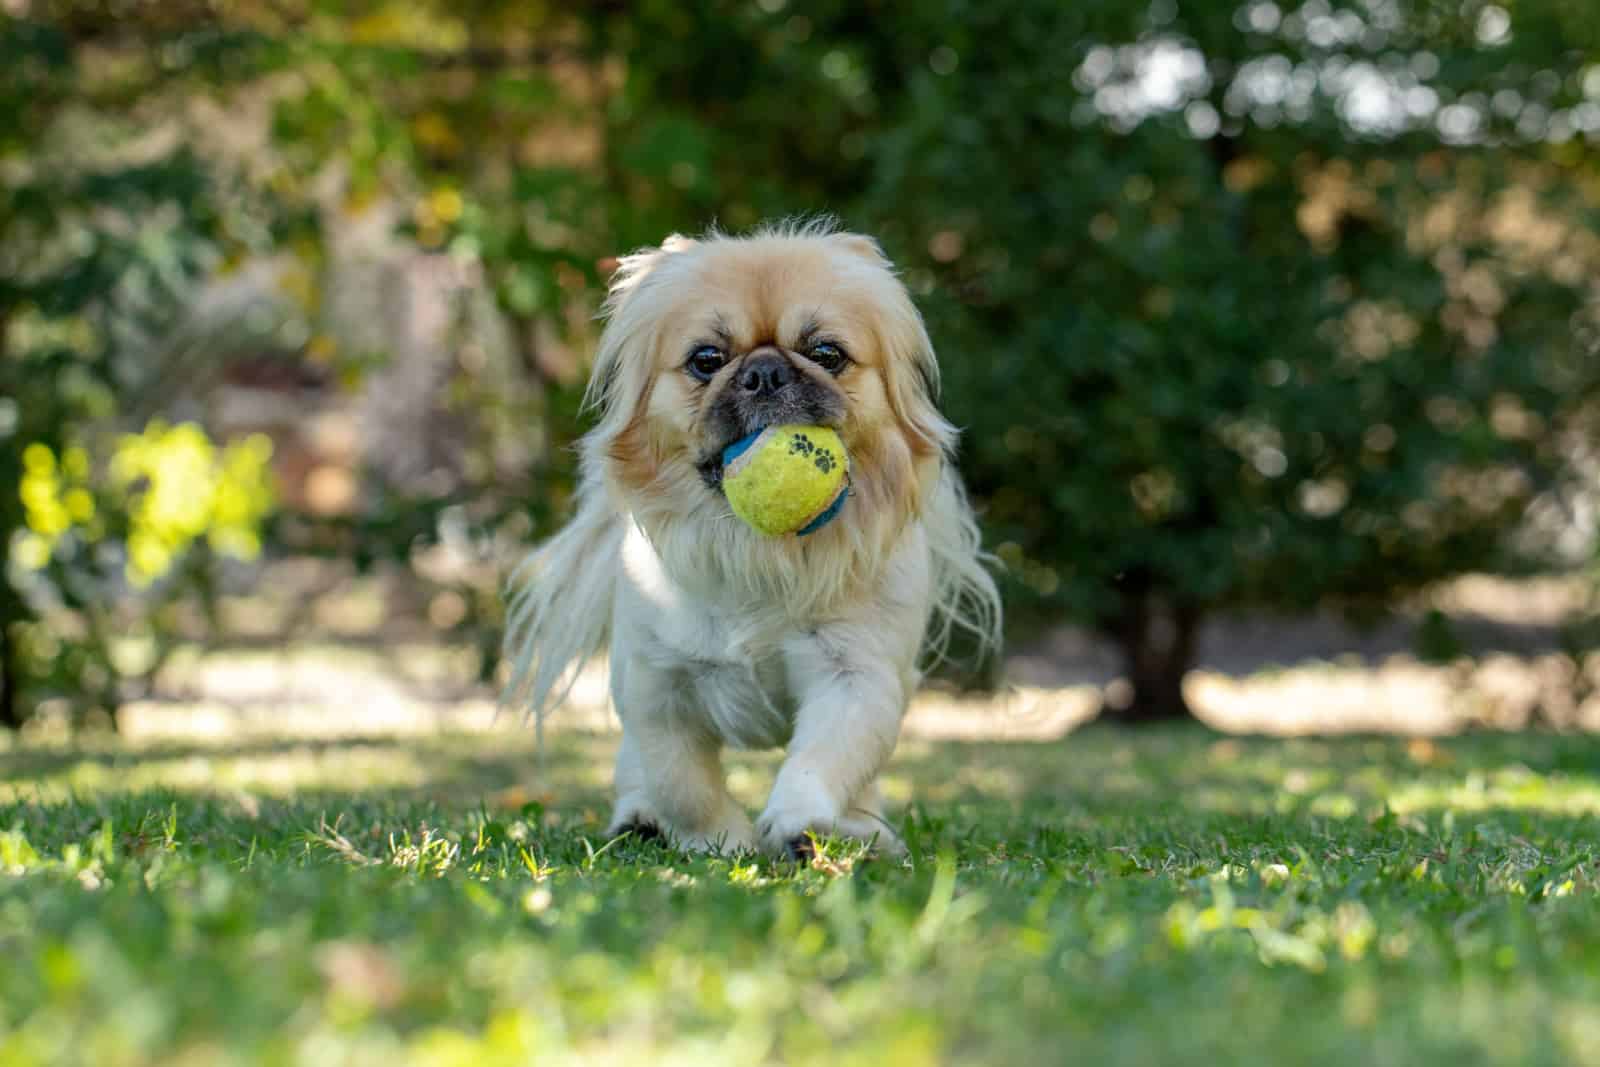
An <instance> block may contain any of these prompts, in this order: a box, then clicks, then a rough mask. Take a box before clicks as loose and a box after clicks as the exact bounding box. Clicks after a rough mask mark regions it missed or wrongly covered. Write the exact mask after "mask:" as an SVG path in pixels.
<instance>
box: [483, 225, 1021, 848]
mask: <svg viewBox="0 0 1600 1067" xmlns="http://www.w3.org/2000/svg"><path fill="white" fill-rule="evenodd" d="M605 311H606V317H607V324H606V326H605V329H604V332H603V333H602V335H601V339H600V344H599V350H598V352H597V354H596V358H595V365H594V370H593V377H592V380H591V382H590V386H589V401H590V403H591V404H592V405H593V406H594V408H595V409H596V410H597V411H598V415H599V418H598V423H597V424H596V425H595V427H594V428H593V429H592V430H591V431H590V432H589V433H588V434H587V435H585V437H584V438H583V441H582V444H581V446H580V447H581V463H582V476H581V477H582V480H581V485H580V487H579V491H578V501H577V513H576V515H575V516H574V518H573V519H572V521H571V522H570V523H569V524H568V525H567V526H566V527H565V528H563V529H562V530H561V531H560V532H559V533H558V534H557V535H556V536H555V537H554V538H553V539H552V540H550V541H549V542H547V543H546V544H544V545H543V546H542V547H541V548H539V549H538V550H536V551H535V552H534V553H532V554H531V555H530V556H529V557H528V559H527V560H526V561H525V562H524V563H523V564H522V565H521V566H520V567H519V568H518V570H517V572H516V573H515V574H514V576H513V578H512V590H511V597H512V600H511V610H510V618H509V623H508V629H507V637H506V642H507V653H508V660H509V661H510V663H511V667H512V672H511V692H512V693H513V695H514V698H515V699H516V700H517V701H518V702H519V703H522V704H523V706H525V707H530V708H531V710H532V711H533V712H534V714H536V715H541V716H542V715H543V714H544V712H545V711H546V710H547V709H548V708H549V707H551V706H553V705H554V704H558V703H560V701H561V699H562V698H563V697H564V696H565V688H566V687H569V686H570V685H571V680H572V678H573V677H574V676H575V675H576V668H577V667H578V666H579V665H581V663H582V662H584V661H585V660H588V659H589V658H591V657H593V656H595V655H597V654H598V653H600V652H601V650H602V649H603V648H605V647H607V646H609V649H610V656H609V661H610V671H611V696H612V700H613V702H614V704H615V707H616V711H617V713H618V716H619V717H620V719H621V721H622V743H621V749H620V751H619V753H618V755H617V763H616V794H617V795H616V808H615V811H614V814H613V815H612V819H611V827H610V829H611V832H612V833H614V834H616V833H621V832H623V831H627V830H631V831H633V832H635V833H637V834H640V835H642V836H647V835H664V836H665V837H667V838H669V839H670V840H671V841H672V842H673V843H675V844H677V845H678V846H680V847H684V848H689V849H697V850H726V851H735V850H745V849H753V848H758V847H759V848H765V849H766V850H768V851H771V852H775V853H780V854H781V853H785V852H787V853H788V854H790V855H793V856H799V855H803V854H805V853H806V852H807V851H808V850H809V847H810V836H809V835H810V834H812V833H815V834H817V835H830V834H832V835H839V836H843V837H850V838H858V839H861V840H864V841H868V842H872V843H875V845H876V847H877V848H879V849H881V850H883V851H886V852H897V851H899V850H901V849H902V848H903V846H902V845H901V843H900V839H899V838H898V836H897V835H896V834H895V832H894V830H893V828H892V827H891V826H890V824H889V822H888V821H887V820H886V819H885V817H884V812H883V802H882V799H881V797H880V795H879V790H878V785H877V779H878V775H879V773H880V772H881V771H882V770H883V768H884V765H885V764H886V763H887V761H888V759H889V757H890V754H891V753H892V752H893V751H894V748H895V743H896V741H897V739H898V736H899V732H900V721H901V718H902V716H903V715H904V713H905V710H906V706H907V704H908V702H909V700H910V698H911V696H912V694H913V693H914V692H915V690H916V688H917V685H918V683H919V681H920V679H921V671H922V670H923V669H925V667H926V664H927V661H928V659H929V657H934V658H936V657H938V656H939V655H941V654H942V652H943V650H944V647H945V644H946V641H947V639H948V638H949V636H950V635H951V632H952V631H953V630H954V629H956V628H961V629H966V630H969V631H971V632H972V633H974V634H975V635H976V636H977V638H978V639H979V641H980V642H982V643H983V644H985V645H987V646H990V647H991V648H992V646H993V645H994V644H995V643H996V642H997V640H998V633H999V625H1000V599H999V595H998V593H997V592H996V589H995V584H994V581H993V580H992V579H991V577H990V576H989V574H988V572H987V570H986V563H987V557H986V556H985V555H984V554H983V553H982V552H981V550H980V548H979V539H978V528H977V524H976V523H975V522H974V520H973V517H972V513H971V511H970V509H969V508H968V506H967V502H966V497H965V494H964V492H963V490H962V487H961V483H960V481H959V478H958V476H957V473H956V470H955V467H954V465H953V463H952V449H953V447H954V444H955V439H956V432H955V429H954V428H953V427H952V426H951V425H950V423H949V422H947V421H946V420H945V419H944V417H943V416H942V415H940V413H939V410H938V408H937V407H936V406H935V400H936V393H937V389H938V383H939V368H938V363H937V362H936V360H935V358H934V353H933V346H932V345H931V344H930V342H929V340H928V335H927V332H926V330H925V329H924V327H923V323H922V318H921V316H920V315H919V314H918V313H917V310H916V308H915V306H914V305H913V304H912V302H911V298H910V296H909V294H908V293H907V292H906V289H905V287H904V286H903V285H902V284H901V283H900V281H899V280H898V279H897V278H896V276H895V273H894V271H893V268H892V266H891V265H890V263H889V261H888V260H887V259H886V258H885V256H884V254H883V252H882V251H881V250H880V249H879V247H878V245H877V243H876V242H874V241H873V240H872V239H870V238H867V237H863V236H859V235H857V234H853V233H843V232H838V231H836V230H834V229H833V228H832V227H831V226H828V225H822V224H817V223H809V224H789V225H782V226H778V227H772V228H768V229H765V230H762V231H758V232H756V233H755V234H753V235H750V236H744V237H730V236H725V235H722V234H717V233H713V234H711V235H708V236H706V237H703V238H700V239H688V238H684V237H677V236H674V237H671V238H669V239H668V240H667V241H666V242H665V243H663V244H662V246H661V247H660V248H653V249H648V250H646V251H641V252H639V253H637V254H634V255H630V256H627V257H626V258H624V259H623V260H622V261H621V265H620V267H619V268H618V269H617V272H616V274H615V276H614V278H613V280H612V284H611V293H610V298H609V299H608V301H607V303H606V309H605ZM780 423H808V424H821V425H827V426H831V427H833V428H835V429H836V430H837V431H838V433H839V435H840V437H841V438H842V439H843V441H844V443H845V446H846V447H847V449H848V450H849V455H850V476H851V491H850V495H849V496H848V497H847V498H846V502H845V504H844V507H843V510H842V511H841V512H840V513H839V516H838V518H837V519H835V520H834V521H833V522H831V523H829V524H828V525H825V526H823V527H822V528H821V529H819V530H817V531H816V532H815V533H812V534H809V535H808V536H805V537H797V536H793V535H790V536H786V537H767V536H763V535H762V534H759V533H757V532H756V531H755V530H753V529H751V528H750V527H748V526H746V525H745V524H744V523H743V522H741V521H740V520H739V519H738V518H736V517H735V516H734V515H733V513H732V511H731V510H730V509H729V507H728V503H727V501H726V500H725V499H724V497H723V495H722V492H721V476H722V460H721V457H722V454H723V450H724V448H725V447H726V446H727V445H728V444H730V443H731V442H734V441H737V440H738V439H740V438H742V437H745V436H746V435H748V434H750V433H753V432H755V431H757V430H759V429H761V428H762V427H764V426H767V425H775V424H780ZM724 746H733V747H735V748H768V747H774V746H787V757H786V759H785V760H784V762H783V765H782V767H781V769H780V770H779V772H778V776H777V780H776V782H775V783H774V785H773V789H772V793H771V796H770V798H769V800H768V801H767V805H766V809H765V810H764V811H763V812H762V814H761V816H760V817H759V818H758V819H756V821H755V822H754V823H753V824H752V823H751V821H750V818H749V816H748V815H747V814H746V813H745V811H744V810H743V809H742V808H741V807H740V805H739V804H738V803H737V802H736V801H735V800H734V799H733V797H731V796H730V795H729V794H728V791H727V788H726V786H725V784H724V781H723V772H722V763H721V752H722V749H723V747H724Z"/></svg>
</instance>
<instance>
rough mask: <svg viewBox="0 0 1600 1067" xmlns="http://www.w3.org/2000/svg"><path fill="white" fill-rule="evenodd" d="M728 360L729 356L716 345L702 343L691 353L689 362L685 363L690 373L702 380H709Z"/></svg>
mask: <svg viewBox="0 0 1600 1067" xmlns="http://www.w3.org/2000/svg"><path fill="white" fill-rule="evenodd" d="M726 362H728V356H727V354H726V353H725V352H723V351H722V349H720V348H718V347H717V346H716V345H701V346H700V347H699V348H696V349H695V350H694V351H693V352H690V353H689V362H687V363H685V364H684V367H685V368H687V370H688V371H689V373H690V374H691V375H692V376H694V377H696V378H698V379H700V380H701V381H702V382H709V381H710V380H711V378H712V376H713V375H715V374H716V373H717V371H719V370H721V369H722V365H723V364H724V363H726Z"/></svg>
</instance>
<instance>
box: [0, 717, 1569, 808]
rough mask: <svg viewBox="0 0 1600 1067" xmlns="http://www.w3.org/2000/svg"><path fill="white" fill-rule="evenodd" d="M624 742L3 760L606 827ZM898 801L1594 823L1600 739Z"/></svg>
mask: <svg viewBox="0 0 1600 1067" xmlns="http://www.w3.org/2000/svg"><path fill="white" fill-rule="evenodd" d="M616 740H617V739H616V735H615V734H610V733H580V732H577V731H564V732H560V733H557V734H555V735H553V737H552V738H551V739H550V741H549V743H548V744H547V746H546V749H545V751H544V752H543V753H542V754H541V753H538V752H536V751H535V747H534V742H533V739H532V737H531V735H525V734H522V733H519V732H505V733H500V732H496V733H484V734H445V735H430V736H420V737H394V736H359V737H349V738H339V739H326V738H319V739H304V740H297V739H287V738H284V739H268V740H261V739H251V740H247V741H244V742H241V743H238V744H217V745H211V744H158V745H150V746H144V747H136V746H125V745H121V744H119V743H118V742H116V741H115V740H111V739H108V740H104V741H96V742H93V743H86V744H82V745H75V746H70V747H66V746H44V745H39V746H29V745H23V746H21V747H17V748H13V749H11V750H9V751H5V752H0V802H4V801H7V800H15V801H22V802H29V803H35V802H40V801H47V800H49V799H51V798H53V797H59V796H76V797H91V796H96V795H118V794H129V793H135V792H147V791H172V792H175V793H179V794H183V795H191V796H198V795H213V796H217V797H224V798H226V797H238V796H240V795H250V796H255V797H259V798H262V799H263V800H266V799H273V800H277V801H290V800H292V801H293V803H294V804H295V805H296V806H297V807H299V808H300V809H301V810H305V809H307V808H318V807H326V808H328V809H330V810H334V809H338V808H339V807H341V806H343V805H347V804H349V803H351V802H355V801H361V802H368V801H370V802H375V803H384V804H406V805H442V806H444V807H446V808H455V809H460V808H473V807H477V806H480V805H483V806H486V807H491V808H494V809H496V810H515V809H517V808H519V807H521V806H523V805H526V804H529V803H537V804H539V805H541V806H543V807H544V808H545V809H548V810H550V811H552V812H563V813H567V814H573V813H578V812H582V813H583V815H584V817H585V818H594V817H599V816H596V815H595V813H596V812H600V813H601V814H602V815H603V812H604V810H605V808H606V806H607V804H608V800H609V789H610V775H611V760H612V757H613V754H614V752H615V745H616ZM727 765H728V770H729V784H730V788H731V789H732V790H733V792H734V794H735V796H736V797H738V798H739V800H740V801H741V802H743V803H745V804H747V805H750V806H759V804H760V803H761V802H762V801H763V800H764V799H765V794H766V791H767V790H768V789H769V788H770V785H771V780H772V775H773V772H774V769H775V767H776V765H777V756H776V755H775V754H770V753H762V754H740V753H734V754H730V756H729V758H728V760H727ZM885 786H886V791H887V792H888V794H889V796H890V798H891V802H892V804H893V805H894V806H896V807H898V808H900V809H905V808H906V807H907V806H908V805H915V806H917V807H919V808H920V809H922V810H932V809H942V810H947V811H961V810H969V811H971V812H973V813H974V814H976V813H978V812H987V813H991V814H1004V815H1006V816H1007V817H1010V816H1020V817H1025V818H1032V819H1040V820H1060V819H1069V820H1072V821H1074V822H1077V821H1080V820H1082V819H1096V818H1121V817H1130V816H1131V817H1162V818H1165V817H1170V816H1173V815H1177V814H1181V813H1183V812H1195V813H1207V812H1210V813H1217V814H1236V815H1247V814H1256V815H1269V814H1277V815H1289V814H1294V815H1305V816H1326V817H1333V818H1347V817H1351V816H1365V817H1375V816H1376V815H1378V814H1380V813H1382V812H1384V811H1393V812H1400V813H1405V812H1424V811H1429V810H1440V809H1448V810H1462V811H1476V810H1485V809H1488V808H1508V809H1519V810H1542V811H1548V812H1551V813H1564V814H1571V815H1586V814H1588V815H1593V814H1600V736H1595V735H1563V734H1554V733H1547V732H1524V733H1516V734H1489V733H1483V734H1470V735H1462V736H1458V737H1452V738H1445V739H1434V740H1421V739H1405V738H1396V737H1392V736H1368V737H1362V736H1343V737H1338V738H1331V739H1311V738H1294V739H1274V738H1264V737H1233V736H1227V735H1220V734H1216V733H1213V732H1211V731H1209V730H1207V729H1205V728H1204V727H1202V726H1199V725H1198V724H1187V725H1180V726H1174V727H1164V728H1158V729H1153V730H1146V731H1139V732H1130V731H1127V730H1122V729H1117V728H1114V727H1109V726H1097V725H1091V726H1089V727H1085V728H1083V729H1081V730H1078V731H1076V732H1075V733H1072V734H1070V735H1068V736H1067V737H1065V738H1063V739H1061V740H1058V741H1051V742H1027V741H1006V742H968V741H925V740H916V739H909V740H907V741H906V742H905V743H903V744H902V746H901V749H900V751H899V753H898V754H897V755H896V757H895V759H894V762H893V763H892V764H891V766H890V768H889V771H888V772H887V774H886V775H885Z"/></svg>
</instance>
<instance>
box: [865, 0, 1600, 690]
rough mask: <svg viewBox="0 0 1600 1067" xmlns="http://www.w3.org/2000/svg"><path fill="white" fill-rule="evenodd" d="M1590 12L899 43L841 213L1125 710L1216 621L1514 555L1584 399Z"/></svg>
mask: <svg viewBox="0 0 1600 1067" xmlns="http://www.w3.org/2000/svg"><path fill="white" fill-rule="evenodd" d="M1592 14H1593V12H1592V10H1590V8H1589V6H1588V5H1586V4H1581V3H1569V2H1564V0H1548V2H1542V3H1541V2H1527V3H1518V4H1514V5H1512V4H1507V5H1505V6H1497V5H1494V4H1488V3H1482V2H1478V0H1449V2H1432V3H1424V2H1418V3H1392V2H1383V0H1362V2H1357V3H1331V2H1326V0H1307V2H1305V3H1302V4H1285V5H1279V4H1276V3H1272V2H1267V0H1258V2H1252V3H1242V4H1241V3H1234V2H1185V3H1182V4H1177V3H1172V2H1170V0H1155V2H1153V3H1150V4H1148V5H1146V4H1125V3H1119V2H1110V0H1108V2H1101V3H1079V4H1071V5H1063V4H1053V3H1046V2H1041V3H1012V4H1004V5H988V4H966V3H959V2H950V3H946V4H942V5H922V6H920V7H919V8H918V18H917V19H916V20H915V25H913V24H912V22H909V21H908V22H906V23H902V24H901V25H899V26H898V27H897V30H898V33H897V35H896V42H897V46H898V48H899V49H900V55H899V60H898V62H897V64H896V65H895V67H894V68H893V70H892V73H891V75H890V76H892V77H897V78H901V79H903V81H904V85H905V89H904V92H903V93H901V94H899V99H900V100H901V101H902V102H903V107H902V109H900V110H899V111H897V113H896V114H895V115H894V116H893V118H892V119H891V121H890V122H889V123H888V124H887V127H886V129H885V132H884V134H883V136H882V137H881V138H879V139H877V140H875V142H874V145H873V158H874V164H875V183H874V189H873V192H872V194H871V195H870V196H869V197H868V201H867V202H868V205H869V206H868V210H869V212H870V213H871V215H872V217H875V218H877V219H879V220H881V225H882V229H883V231H884V233H885V234H886V235H887V237H888V238H889V240H890V242H891V243H892V244H893V245H894V246H895V247H896V248H897V249H898V250H899V251H901V252H902V253H903V255H904V257H905V260H906V261H907V262H908V266H909V267H910V271H911V273H910V276H911V277H912V279H913V281H914V282H915V283H916V284H917V285H918V286H919V287H920V288H921V289H922V290H923V291H924V292H926V293H927V294H928V297H929V310H930V315H931V319H932V331H933V335H934V336H935V337H936V338H937V339H938V340H939V343H940V345H941V352H942V354H943V356H944V363H945V366H946V374H947V377H946V389H947V398H948V407H949V409H950V412H951V414H952V415H953V416H954V418H955V419H956V421H957V422H958V423H959V424H961V425H963V426H964V427H965V428H966V436H965V438H964V449H965V452H964V466H965V469H966V472H967V474H968V477H969V480H970V483H971V485H972V487H973V489H974V491H975V493H976V495H977V497H978V499H979V500H980V501H981V503H982V504H983V505H984V508H985V511H986V522H987V526H988V530H989V533H990V535H991V537H993V539H994V541H995V542H997V543H998V545H999V552H1000V555H1001V557H1002V558H1003V559H1004V560H1005V562H1006V563H1007V564H1008V565H1009V569H1010V571H1011V573H1012V574H1013V575H1014V576H1015V577H1016V578H1017V579H1018V580H1019V581H1018V582H1017V583H1016V584H1017V585H1018V586H1020V587H1021V588H1020V589H1019V592H1020V593H1021V596H1019V598H1017V599H1018V600H1021V601H1031V602H1032V604H1033V606H1035V607H1036V608H1038V609H1042V610H1046V611H1050V612H1059V611H1065V612H1067V613H1069V614H1070V615H1073V616H1075V617H1078V618H1082V619H1087V620H1090V621H1092V622H1093V623H1095V624H1096V625H1098V626H1099V627H1100V628H1102V629H1103V630H1104V631H1105V632H1107V633H1108V634H1109V635H1111V636H1112V637H1114V638H1115V639H1116V641H1117V642H1118V643H1119V645H1120V646H1121V648H1122V649H1123V652H1124V655H1125V659H1126V664H1127V674H1128V676H1129V678H1130V679H1131V681H1132V683H1133V687H1134V689H1133V700H1132V703H1131V706H1129V707H1127V708H1126V709H1125V710H1123V711H1122V718H1123V719H1124V720H1145V719H1157V718H1165V717H1169V716H1173V715H1181V714H1184V713H1185V712H1186V710H1187V708H1186V704H1185V702H1184V698H1183V690H1182V681H1183V677H1184V673H1185V671H1186V670H1187V669H1188V667H1189V666H1190V664H1191V662H1192V657H1193V654H1194V645H1195V637H1196V632H1197V627H1198V626H1199V624H1200V622H1201V621H1202V619H1203V618H1204V617H1205V616H1206V615H1207V614H1208V613H1210V612H1213V611H1217V610H1219V609H1228V608H1236V607H1249V608H1258V609H1260V608H1264V609H1268V610H1299V609H1306V608H1311V607H1313V606H1316V605H1318V604H1323V603H1327V602H1330V601H1332V602H1336V603H1343V604H1344V605H1346V606H1347V607H1351V608H1358V609H1361V608H1380V607H1382V606H1383V605H1386V604H1388V603H1390V602H1392V601H1393V600H1394V599H1395V598H1396V597H1398V596H1400V595H1402V594H1404V593H1405V592H1406V591H1408V590H1412V589H1416V588H1418V587H1420V586H1422V585H1424V584H1426V583H1430V582H1434V581H1437V580H1440V579H1443V578H1448V577H1451V576H1453V575H1457V574H1460V573H1463V572H1466V571H1473V570H1480V569H1487V570H1497V569H1502V568H1506V567H1515V566H1517V565H1518V563H1517V560H1516V559H1515V558H1514V557H1513V556H1512V555H1511V554H1510V553H1508V549H1507V546H1508V536H1507V535H1508V534H1509V533H1510V532H1511V531H1513V530H1514V529H1516V528H1518V526H1519V524H1520V523H1521V522H1522V519H1523V517H1524V513H1525V510H1526V508H1527V506H1528V505H1529V503H1530V501H1531V500H1533V499H1534V497H1535V496H1536V495H1537V494H1539V493H1541V492H1544V491H1547V490H1549V489H1550V488H1551V487H1552V485H1553V484H1554V483H1555V482H1556V481H1557V480H1558V479H1560V478H1561V477H1563V475H1564V474H1565V473H1566V472H1567V471H1568V470H1569V460H1570V458H1571V457H1570V456H1569V455H1567V454H1566V453H1564V451H1563V447H1562V446H1563V442H1564V441H1570V434H1569V433H1568V430H1569V428H1570V425H1571V423H1572V420H1573V419H1575V418H1576V417H1578V415H1579V413H1581V412H1582V411H1583V410H1584V409H1585V407H1586V406H1592V403H1593V400H1594V398H1595V396H1596V392H1597V387H1600V359H1597V358H1596V355H1597V353H1596V332H1595V323H1596V309H1595V306H1594V304H1593V302H1592V298H1591V296H1590V293H1589V292H1588V285H1589V279H1590V278H1591V277H1592V276H1593V271H1594V269H1595V267H1596V265H1597V264H1600V242H1597V241H1596V238H1595V236H1594V230H1593V229H1592V222H1593V219H1594V216H1595V209H1596V207H1597V205H1600V195H1597V194H1600V183H1597V182H1596V180H1595V174H1596V171H1595V170H1594V167H1593V163H1594V144H1595V137H1596V136H1600V67H1597V66H1595V64H1596V63H1597V61H1600V24H1597V23H1596V22H1595V20H1594V19H1593V17H1592ZM1523 562H1524V563H1526V562H1528V561H1527V560H1526V558H1525V559H1524V561H1523Z"/></svg>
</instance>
